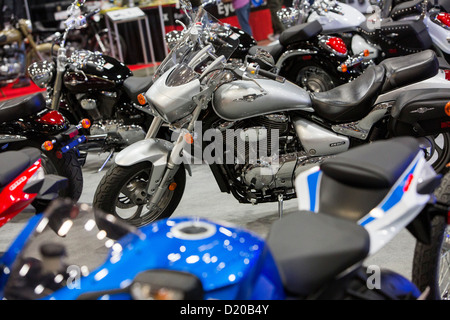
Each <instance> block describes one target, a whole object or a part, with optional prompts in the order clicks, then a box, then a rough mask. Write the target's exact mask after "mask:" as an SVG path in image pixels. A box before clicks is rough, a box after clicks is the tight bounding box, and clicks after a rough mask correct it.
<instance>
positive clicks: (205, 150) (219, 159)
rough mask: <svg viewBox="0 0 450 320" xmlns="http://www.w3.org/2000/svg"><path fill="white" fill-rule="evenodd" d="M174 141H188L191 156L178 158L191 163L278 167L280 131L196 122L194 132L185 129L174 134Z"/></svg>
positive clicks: (185, 147)
mask: <svg viewBox="0 0 450 320" xmlns="http://www.w3.org/2000/svg"><path fill="white" fill-rule="evenodd" d="M171 139H172V141H177V140H178V141H181V140H182V139H183V140H184V148H183V149H184V150H185V151H186V152H187V153H188V154H190V157H188V158H186V157H184V158H182V157H180V158H177V159H176V160H178V161H179V163H176V164H181V162H186V161H187V162H189V164H202V163H207V164H213V163H215V164H256V163H258V162H260V161H262V160H263V161H267V162H270V163H271V164H272V165H276V164H278V155H279V149H280V146H279V144H280V131H279V130H278V129H270V130H269V129H266V128H265V127H262V126H258V127H257V126H255V127H250V128H242V129H239V128H238V129H232V128H222V129H217V128H213V129H207V130H205V131H203V127H202V122H201V121H196V123H195V126H194V130H193V133H189V132H188V131H187V130H185V129H182V130H180V131H176V132H173V133H172V137H171Z"/></svg>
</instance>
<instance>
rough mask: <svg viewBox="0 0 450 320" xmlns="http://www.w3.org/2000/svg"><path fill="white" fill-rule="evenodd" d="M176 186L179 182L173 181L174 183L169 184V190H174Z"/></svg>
mask: <svg viewBox="0 0 450 320" xmlns="http://www.w3.org/2000/svg"><path fill="white" fill-rule="evenodd" d="M176 188H177V183H176V182H172V183H171V184H170V185H169V190H170V191H174V190H175V189H176Z"/></svg>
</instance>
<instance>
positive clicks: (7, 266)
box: [0, 214, 42, 297]
mask: <svg viewBox="0 0 450 320" xmlns="http://www.w3.org/2000/svg"><path fill="white" fill-rule="evenodd" d="M41 218H42V214H38V215H35V216H34V217H32V218H31V219H30V220H29V221H28V223H27V224H26V225H25V227H24V229H23V230H22V231H21V232H20V233H19V235H18V236H17V238H16V239H15V240H14V242H13V243H11V245H10V246H9V248H8V250H7V251H6V252H5V253H4V254H3V256H2V257H1V258H0V265H1V266H2V268H1V270H0V295H1V297H3V290H4V288H5V285H6V282H7V281H8V278H9V271H10V270H11V267H12V264H13V263H14V261H15V260H16V258H17V255H18V254H19V253H20V251H21V250H22V248H23V246H24V245H25V243H26V242H27V240H28V238H29V236H30V234H31V233H32V232H33V230H34V228H35V227H36V225H37V224H38V222H39V221H40V220H41Z"/></svg>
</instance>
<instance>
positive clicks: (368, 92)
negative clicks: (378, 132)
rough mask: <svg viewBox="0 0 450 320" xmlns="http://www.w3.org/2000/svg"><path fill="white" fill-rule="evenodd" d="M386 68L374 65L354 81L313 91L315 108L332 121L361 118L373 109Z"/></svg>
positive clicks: (312, 96)
mask: <svg viewBox="0 0 450 320" xmlns="http://www.w3.org/2000/svg"><path fill="white" fill-rule="evenodd" d="M384 74H385V70H384V68H383V67H380V66H372V67H369V68H367V69H366V71H365V72H364V73H363V74H362V75H360V76H359V77H358V78H356V79H355V80H353V81H352V82H349V83H346V84H343V85H340V86H337V87H335V88H333V89H331V90H328V91H325V92H314V93H311V94H310V96H311V101H312V105H313V108H314V110H315V111H316V112H317V114H318V115H320V116H321V117H323V118H325V119H327V120H329V121H332V122H350V121H355V120H360V119H361V118H362V117H364V116H365V115H367V113H368V112H369V111H370V110H371V109H372V105H373V102H374V101H375V98H376V97H377V94H378V93H379V91H380V89H381V87H382V85H383V82H384Z"/></svg>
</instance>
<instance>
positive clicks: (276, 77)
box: [258, 69, 286, 83]
mask: <svg viewBox="0 0 450 320" xmlns="http://www.w3.org/2000/svg"><path fill="white" fill-rule="evenodd" d="M258 74H259V75H261V76H263V77H266V78H269V79H271V80H275V81H278V82H281V83H283V82H285V81H286V79H285V78H283V77H282V76H279V75H277V74H275V73H273V72H270V71H267V70H263V69H259V72H258Z"/></svg>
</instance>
